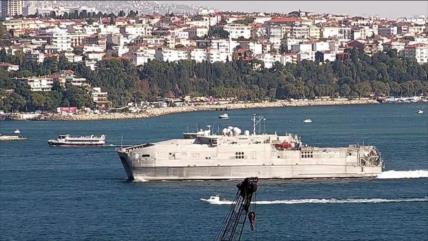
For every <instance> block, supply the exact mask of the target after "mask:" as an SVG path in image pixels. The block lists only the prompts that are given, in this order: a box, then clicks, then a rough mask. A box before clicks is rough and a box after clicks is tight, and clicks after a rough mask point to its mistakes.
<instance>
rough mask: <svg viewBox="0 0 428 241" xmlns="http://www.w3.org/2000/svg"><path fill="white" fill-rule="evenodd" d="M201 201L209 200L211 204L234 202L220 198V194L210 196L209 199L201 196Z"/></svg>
mask: <svg viewBox="0 0 428 241" xmlns="http://www.w3.org/2000/svg"><path fill="white" fill-rule="evenodd" d="M201 201H203V202H207V203H209V204H232V203H233V202H232V201H228V200H224V199H222V198H220V196H219V195H214V196H210V198H208V199H205V198H201Z"/></svg>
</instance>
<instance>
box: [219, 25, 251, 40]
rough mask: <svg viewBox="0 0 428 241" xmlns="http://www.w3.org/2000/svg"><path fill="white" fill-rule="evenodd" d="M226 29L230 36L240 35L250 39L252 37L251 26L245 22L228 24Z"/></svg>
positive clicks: (234, 37) (235, 37)
mask: <svg viewBox="0 0 428 241" xmlns="http://www.w3.org/2000/svg"><path fill="white" fill-rule="evenodd" d="M224 30H225V31H227V32H229V37H230V38H233V39H237V38H239V37H242V38H245V39H249V38H251V27H250V26H246V25H243V24H227V25H225V26H224Z"/></svg>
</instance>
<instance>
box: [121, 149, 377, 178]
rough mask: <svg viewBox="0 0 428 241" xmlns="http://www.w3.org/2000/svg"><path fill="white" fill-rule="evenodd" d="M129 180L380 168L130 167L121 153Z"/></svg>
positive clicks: (325, 174)
mask: <svg viewBox="0 0 428 241" xmlns="http://www.w3.org/2000/svg"><path fill="white" fill-rule="evenodd" d="M120 159H121V162H122V165H123V167H124V169H125V172H126V174H127V176H128V179H129V180H144V181H150V180H216V179H217V180H222V179H242V178H245V177H248V176H257V177H258V178H261V179H311V178H368V177H376V176H377V175H378V174H379V173H381V172H382V167H361V166H337V165H281V166H277V165H275V166H266V165H265V166H263V165H248V166H191V167H133V166H132V161H130V160H129V159H128V158H127V157H126V156H125V155H120Z"/></svg>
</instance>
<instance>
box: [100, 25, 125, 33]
mask: <svg viewBox="0 0 428 241" xmlns="http://www.w3.org/2000/svg"><path fill="white" fill-rule="evenodd" d="M99 31H100V34H101V35H108V34H120V28H119V27H118V26H115V25H100V27H99Z"/></svg>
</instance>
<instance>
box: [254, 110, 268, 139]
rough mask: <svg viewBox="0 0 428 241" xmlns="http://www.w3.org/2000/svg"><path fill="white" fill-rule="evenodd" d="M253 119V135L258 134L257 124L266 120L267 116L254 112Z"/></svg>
mask: <svg viewBox="0 0 428 241" xmlns="http://www.w3.org/2000/svg"><path fill="white" fill-rule="evenodd" d="M251 119H252V121H253V135H256V126H257V125H259V124H260V122H261V121H265V120H266V118H264V117H263V116H257V115H256V114H254V115H253V118H251ZM265 128H266V127H265Z"/></svg>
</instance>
